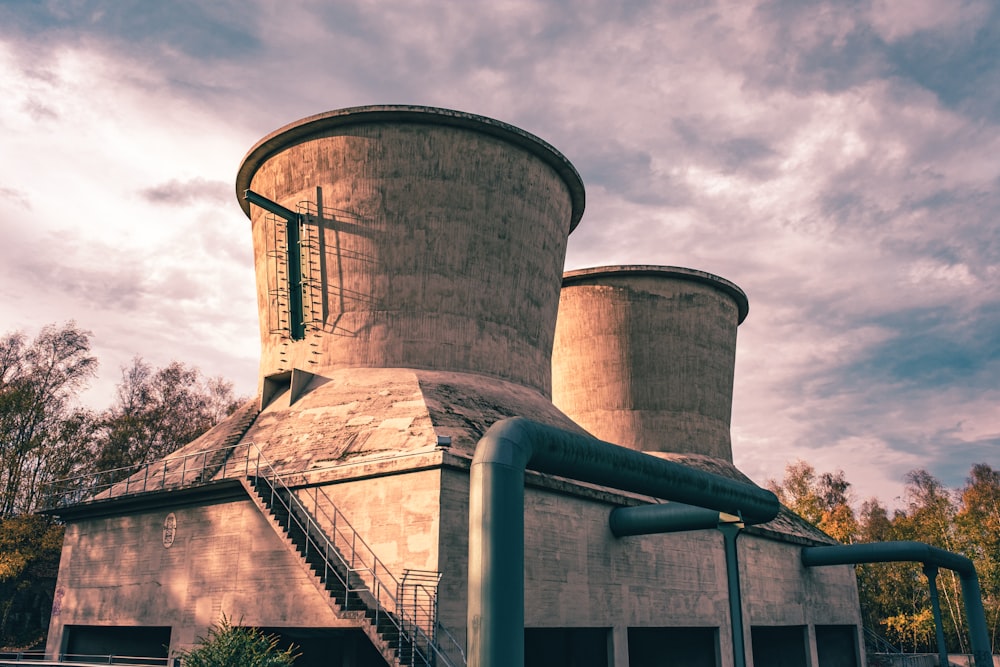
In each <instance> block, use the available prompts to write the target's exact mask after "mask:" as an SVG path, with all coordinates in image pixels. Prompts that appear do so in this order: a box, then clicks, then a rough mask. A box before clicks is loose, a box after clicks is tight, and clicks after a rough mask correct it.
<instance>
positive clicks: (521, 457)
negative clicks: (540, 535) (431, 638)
mask: <svg viewBox="0 0 1000 667" xmlns="http://www.w3.org/2000/svg"><path fill="white" fill-rule="evenodd" d="M527 468H531V469H532V470H536V471H538V472H545V473H551V474H554V475H560V476H562V477H569V478H571V479H575V480H579V481H582V482H590V483H593V484H600V485H601V486H606V487H611V488H616V489H621V490H623V491H630V492H632V493H640V494H645V495H650V496H654V497H658V498H663V499H665V500H673V501H677V502H682V503H686V504H689V505H698V506H701V507H706V508H709V509H713V510H716V511H718V512H725V513H727V514H735V515H739V516H742V517H744V519H745V520H748V521H753V522H755V523H762V522H764V521H769V520H771V519H773V518H774V517H775V516H777V514H778V507H779V504H778V499H777V498H776V497H775V495H774V494H773V493H771V492H770V491H766V490H764V489H761V488H759V487H756V486H752V485H750V484H744V483H742V482H737V481H734V480H731V479H726V478H724V477H719V476H717V475H712V474H709V473H706V472H702V471H700V470H693V469H691V468H687V467H685V466H682V465H680V464H678V463H673V462H671V461H665V460H663V459H659V458H656V457H655V456H650V455H648V454H643V453H642V452H637V451H633V450H631V449H625V448H624V447H619V446H618V445H614V444H611V443H608V442H603V441H601V440H597V439H596V438H592V437H590V436H586V435H581V434H577V433H570V432H568V431H564V430H562V429H558V428H555V427H552V426H546V425H544V424H539V423H537V422H533V421H530V420H527V419H523V418H521V417H514V418H512V419H504V420H502V421H499V422H497V423H495V424H494V425H493V426H492V427H491V428H490V429H489V431H487V432H486V434H485V435H484V436H483V437H482V439H481V440H480V441H479V444H478V445H477V446H476V453H475V456H474V457H473V459H472V469H471V471H470V475H469V609H468V629H469V650H468V657H469V661H468V664H469V667H510V666H511V665H523V664H524V471H525V470H526V469H527Z"/></svg>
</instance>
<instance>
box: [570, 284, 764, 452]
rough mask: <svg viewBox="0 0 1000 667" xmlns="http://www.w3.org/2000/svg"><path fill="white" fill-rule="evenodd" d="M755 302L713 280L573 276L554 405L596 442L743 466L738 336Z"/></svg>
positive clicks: (729, 286)
mask: <svg viewBox="0 0 1000 667" xmlns="http://www.w3.org/2000/svg"><path fill="white" fill-rule="evenodd" d="M747 310H748V302H747V297H746V294H744V293H743V291H742V290H741V289H740V288H739V287H737V286H736V285H734V284H733V283H731V282H729V281H728V280H724V279H722V278H719V277H718V276H714V275H712V274H710V273H704V272H702V271H695V270H693V269H685V268H678V267H664V266H607V267H598V268H591V269H581V270H578V271H570V272H568V273H566V274H565V275H564V276H563V289H562V295H561V297H560V301H559V318H558V320H557V323H556V336H555V344H554V348H553V354H552V400H553V403H555V404H556V406H557V407H558V408H559V409H561V410H562V411H563V412H565V413H566V414H567V415H568V416H569V417H570V418H572V419H573V420H574V421H576V422H577V423H578V424H580V425H581V426H583V427H584V428H585V429H587V430H588V431H589V432H590V433H591V434H593V435H594V436H596V437H598V438H600V439H602V440H607V441H610V442H615V443H619V444H622V445H625V446H628V447H633V448H635V449H638V450H640V451H644V452H648V453H651V454H656V453H673V454H701V455H705V456H710V457H713V458H717V459H724V460H726V461H729V462H730V463H731V462H732V460H733V454H732V441H731V438H730V433H729V428H730V418H731V416H732V404H733V371H734V364H735V358H736V327H737V326H738V325H739V324H740V323H741V322H742V321H743V320H744V318H745V317H746V316H747Z"/></svg>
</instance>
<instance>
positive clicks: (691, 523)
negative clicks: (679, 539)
mask: <svg viewBox="0 0 1000 667" xmlns="http://www.w3.org/2000/svg"><path fill="white" fill-rule="evenodd" d="M772 518H773V517H772ZM758 523H760V522H759V521H758ZM745 524H746V522H743V521H740V517H738V516H733V515H729V514H725V513H723V512H716V511H714V510H710V509H706V508H704V507H692V506H691V505H684V504H682V503H667V504H664V505H638V506H636V507H619V508H616V509H613V510H611V516H610V517H609V518H608V525H609V526H610V527H611V533H612V534H613V535H614V536H615V537H625V536H628V535H656V534H660V533H678V532H683V531H688V530H705V529H708V528H717V529H718V530H719V532H721V533H722V537H723V546H724V547H725V552H726V581H727V587H728V592H729V626H730V628H731V629H732V640H733V665H734V667H744V666H745V665H746V664H747V659H746V641H745V638H744V626H743V597H742V593H741V590H740V565H739V558H738V552H737V551H736V538H738V537H739V536H740V530H741V529H742V528H743V526H744V525H745Z"/></svg>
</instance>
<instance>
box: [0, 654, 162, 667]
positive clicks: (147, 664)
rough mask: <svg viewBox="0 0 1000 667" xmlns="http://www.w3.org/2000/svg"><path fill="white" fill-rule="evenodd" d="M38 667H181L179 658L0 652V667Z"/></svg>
mask: <svg viewBox="0 0 1000 667" xmlns="http://www.w3.org/2000/svg"><path fill="white" fill-rule="evenodd" d="M24 664H30V665H38V666H39V667H48V666H58V667H93V666H94V665H132V667H172V666H173V665H179V664H180V662H179V660H178V659H177V658H146V657H140V656H129V655H90V654H84V653H81V654H76V653H63V654H61V655H59V656H55V657H52V658H50V656H49V655H47V654H46V653H43V652H41V651H18V652H16V653H15V652H9V653H2V652H0V666H3V667H6V666H7V665H24Z"/></svg>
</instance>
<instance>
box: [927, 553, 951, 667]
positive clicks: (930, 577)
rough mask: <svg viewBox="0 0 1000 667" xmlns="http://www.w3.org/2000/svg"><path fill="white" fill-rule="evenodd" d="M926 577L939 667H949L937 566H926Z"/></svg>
mask: <svg viewBox="0 0 1000 667" xmlns="http://www.w3.org/2000/svg"><path fill="white" fill-rule="evenodd" d="M924 576H925V577H927V587H928V589H929V590H930V594H931V613H932V614H933V615H934V638H935V639H936V640H937V647H938V667H948V646H947V645H946V644H945V641H944V621H943V620H942V619H941V600H940V599H939V597H938V588H937V576H938V569H937V566H936V565H924Z"/></svg>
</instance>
